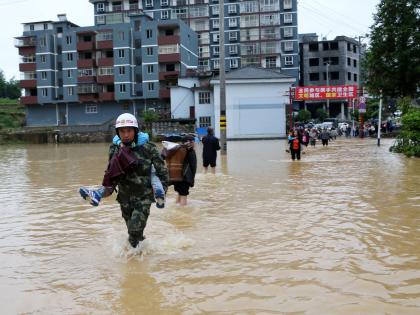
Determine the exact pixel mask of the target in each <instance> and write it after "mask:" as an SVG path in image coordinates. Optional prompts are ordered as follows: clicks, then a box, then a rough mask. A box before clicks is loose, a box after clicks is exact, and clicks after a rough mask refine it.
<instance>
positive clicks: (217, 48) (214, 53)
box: [213, 46, 219, 56]
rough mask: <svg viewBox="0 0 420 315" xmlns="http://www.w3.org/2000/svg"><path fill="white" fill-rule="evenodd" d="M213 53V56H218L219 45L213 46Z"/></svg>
mask: <svg viewBox="0 0 420 315" xmlns="http://www.w3.org/2000/svg"><path fill="white" fill-rule="evenodd" d="M213 55H214V56H219V46H215V47H213Z"/></svg>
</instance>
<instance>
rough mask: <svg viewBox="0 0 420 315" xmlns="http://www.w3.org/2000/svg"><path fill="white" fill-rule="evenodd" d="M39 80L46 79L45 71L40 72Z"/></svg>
mask: <svg viewBox="0 0 420 315" xmlns="http://www.w3.org/2000/svg"><path fill="white" fill-rule="evenodd" d="M41 80H47V71H42V72H41Z"/></svg>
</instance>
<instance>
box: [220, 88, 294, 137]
mask: <svg viewBox="0 0 420 315" xmlns="http://www.w3.org/2000/svg"><path fill="white" fill-rule="evenodd" d="M290 84H291V83H281V82H264V83H256V82H252V83H251V82H250V83H227V85H226V122H227V128H226V130H227V138H228V139H241V138H277V137H285V136H286V117H285V104H286V103H287V102H288V97H287V96H285V95H286V93H287V92H288V90H289V87H290ZM219 93H220V89H219V85H217V84H216V85H215V86H214V100H215V106H214V111H215V120H216V121H215V122H216V126H215V131H216V134H217V136H220V130H219V119H220V97H219V95H220V94H219Z"/></svg>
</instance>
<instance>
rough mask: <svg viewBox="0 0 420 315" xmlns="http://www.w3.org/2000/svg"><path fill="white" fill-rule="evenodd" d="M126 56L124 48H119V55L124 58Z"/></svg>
mask: <svg viewBox="0 0 420 315" xmlns="http://www.w3.org/2000/svg"><path fill="white" fill-rule="evenodd" d="M124 56H125V52H124V49H118V57H120V58H124Z"/></svg>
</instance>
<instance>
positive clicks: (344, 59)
mask: <svg viewBox="0 0 420 315" xmlns="http://www.w3.org/2000/svg"><path fill="white" fill-rule="evenodd" d="M299 46H300V52H299V53H300V82H299V85H300V86H321V85H357V86H358V87H360V44H359V42H358V41H357V40H355V39H353V38H350V37H346V36H337V37H336V38H335V39H333V40H321V41H319V40H318V35H316V34H313V33H311V34H301V35H300V41H299ZM307 103H308V104H313V105H318V103H319V102H307ZM324 103H325V102H324ZM330 103H331V104H332V106H331V107H330V108H329V109H328V110H330V114H331V115H333V116H334V115H336V114H338V113H339V112H340V111H341V113H342V115H343V113H344V103H347V101H346V100H344V101H331V102H330ZM334 104H336V105H337V104H340V105H341V108H340V106H335V107H333V106H334ZM312 107H313V108H314V106H312Z"/></svg>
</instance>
